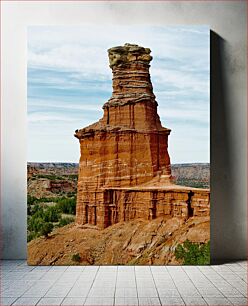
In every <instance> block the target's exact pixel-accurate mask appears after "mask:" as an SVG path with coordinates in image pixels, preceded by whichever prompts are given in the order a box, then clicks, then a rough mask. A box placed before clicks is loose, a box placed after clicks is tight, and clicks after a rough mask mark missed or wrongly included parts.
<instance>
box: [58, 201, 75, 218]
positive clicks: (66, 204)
mask: <svg viewBox="0 0 248 306" xmlns="http://www.w3.org/2000/svg"><path fill="white" fill-rule="evenodd" d="M56 206H57V207H58V209H59V210H60V211H61V212H62V213H64V214H70V215H75V214H76V198H75V197H72V198H61V199H59V200H57V205H56Z"/></svg>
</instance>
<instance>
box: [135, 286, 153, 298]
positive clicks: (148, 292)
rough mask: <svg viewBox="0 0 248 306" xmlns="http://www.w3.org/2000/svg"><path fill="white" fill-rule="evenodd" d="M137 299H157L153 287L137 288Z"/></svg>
mask: <svg viewBox="0 0 248 306" xmlns="http://www.w3.org/2000/svg"><path fill="white" fill-rule="evenodd" d="M137 289H138V297H157V296H158V292H157V290H156V288H155V287H151V288H149V287H143V288H142V287H138V288H137Z"/></svg>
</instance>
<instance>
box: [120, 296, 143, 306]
mask: <svg viewBox="0 0 248 306" xmlns="http://www.w3.org/2000/svg"><path fill="white" fill-rule="evenodd" d="M115 305H119V306H124V305H125V306H126V305H130V306H135V305H139V302H138V298H135V297H133V298H125V297H116V298H115Z"/></svg>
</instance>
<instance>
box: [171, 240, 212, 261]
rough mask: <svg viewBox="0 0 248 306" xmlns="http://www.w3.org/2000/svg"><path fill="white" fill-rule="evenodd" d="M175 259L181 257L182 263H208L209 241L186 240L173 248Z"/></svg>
mask: <svg viewBox="0 0 248 306" xmlns="http://www.w3.org/2000/svg"><path fill="white" fill-rule="evenodd" d="M175 256H176V259H182V260H183V264H184V265H207V264H210V241H209V242H208V243H193V242H190V241H189V240H186V241H185V242H184V243H183V244H179V245H178V246H177V247H176V250H175Z"/></svg>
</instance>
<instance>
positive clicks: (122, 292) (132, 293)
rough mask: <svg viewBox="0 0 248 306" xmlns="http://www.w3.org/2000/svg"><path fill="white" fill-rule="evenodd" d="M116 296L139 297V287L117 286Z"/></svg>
mask: <svg viewBox="0 0 248 306" xmlns="http://www.w3.org/2000/svg"><path fill="white" fill-rule="evenodd" d="M115 297H130V298H132V297H137V289H136V288H135V287H131V288H125V287H120V288H116V291H115Z"/></svg>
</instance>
